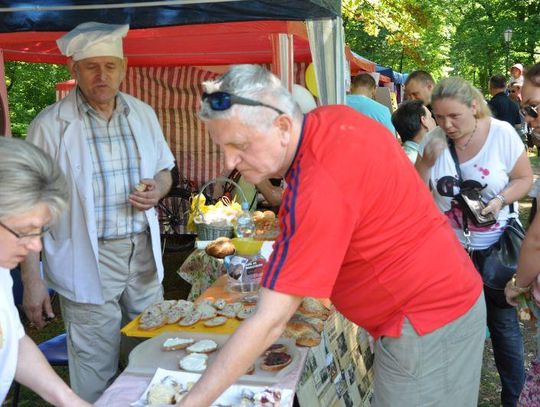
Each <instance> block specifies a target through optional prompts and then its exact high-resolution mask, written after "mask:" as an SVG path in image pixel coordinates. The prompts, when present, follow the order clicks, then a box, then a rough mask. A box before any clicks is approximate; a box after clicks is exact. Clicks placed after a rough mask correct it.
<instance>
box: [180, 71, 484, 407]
mask: <svg viewBox="0 0 540 407" xmlns="http://www.w3.org/2000/svg"><path fill="white" fill-rule="evenodd" d="M206 90H207V93H205V95H204V96H203V102H202V106H201V112H200V117H201V119H202V120H204V121H205V122H206V125H207V128H208V131H209V133H210V135H211V137H212V139H213V140H214V142H215V143H216V144H218V145H219V146H220V147H221V149H222V151H223V152H224V155H225V162H226V165H227V167H229V168H237V169H238V170H239V171H240V172H241V173H242V175H243V176H244V177H245V178H246V180H248V181H249V182H252V183H254V184H257V183H259V182H260V181H261V180H263V179H266V178H270V177H276V176H284V177H285V179H286V181H287V189H286V192H285V194H284V196H283V201H282V205H281V209H280V213H279V216H280V221H281V235H280V236H279V238H278V240H277V241H276V243H275V245H274V250H273V252H272V255H271V257H270V261H269V262H268V265H267V268H266V270H265V273H264V276H263V281H262V286H263V288H261V292H260V298H259V305H258V309H257V312H256V313H255V315H254V316H252V317H251V318H250V319H248V320H247V321H245V322H244V323H243V324H242V325H241V326H240V328H239V329H238V330H237V331H236V333H235V334H234V335H233V336H232V337H231V338H230V340H229V341H228V343H227V344H226V346H225V347H224V348H223V350H222V351H221V352H220V354H219V355H218V357H217V359H216V360H215V362H214V363H213V364H212V365H211V366H210V367H209V369H208V371H207V372H206V373H205V374H204V375H203V377H202V378H201V379H200V380H199V382H198V383H197V385H196V386H195V387H194V388H193V389H192V390H191V392H190V393H189V395H188V396H187V397H186V399H185V400H184V401H183V403H181V405H182V406H184V405H185V406H201V405H209V404H210V403H211V402H212V401H213V400H214V399H215V398H217V397H218V396H219V394H220V393H221V392H222V391H223V390H224V389H225V388H226V387H227V386H229V385H230V384H231V383H233V382H234V381H235V380H236V378H237V377H238V376H240V375H241V374H242V373H243V372H245V371H246V370H247V368H248V367H249V366H250V364H251V363H253V361H254V360H255V358H256V357H258V355H260V354H261V353H262V352H263V351H264V350H265V349H266V348H267V347H268V346H270V345H271V344H272V343H274V341H275V340H276V339H277V338H278V337H279V335H280V334H281V333H282V331H283V329H284V327H285V324H286V322H287V320H288V319H289V318H290V317H291V315H292V314H293V313H294V311H295V310H296V308H297V306H298V305H299V303H300V301H301V299H302V297H303V296H314V297H329V298H330V299H331V300H332V302H333V304H334V305H335V307H336V309H337V310H338V311H340V312H341V313H342V314H343V315H344V316H345V317H347V318H348V319H350V320H351V321H353V322H355V323H356V324H358V325H360V326H362V327H363V328H365V329H367V330H368V331H369V333H370V334H371V335H372V336H373V337H374V338H375V339H376V345H375V384H374V386H375V393H374V400H373V405H376V406H395V405H401V406H420V405H437V406H445V405H459V406H475V405H476V403H477V397H478V387H479V383H480V369H481V363H482V350H483V344H484V335H485V304H484V299H483V295H482V282H481V279H480V277H479V275H478V273H477V272H476V271H475V269H474V267H473V265H472V264H471V262H470V260H469V258H468V256H467V255H466V253H465V252H464V250H463V249H462V247H461V246H460V244H459V242H458V241H457V240H456V238H455V236H454V233H453V232H452V230H451V228H450V226H449V225H448V223H447V221H446V219H445V217H444V216H443V215H442V214H441V213H440V212H439V211H438V209H437V208H436V207H435V205H434V203H433V200H432V198H431V195H430V193H429V191H428V190H427V188H426V187H425V186H424V185H423V183H422V181H421V180H420V178H419V177H418V175H417V174H416V171H415V169H414V167H413V166H412V164H411V163H410V161H409V159H408V158H407V156H406V155H405V153H404V152H403V151H402V149H401V147H400V145H399V144H398V142H397V141H396V140H395V139H394V137H393V136H392V135H391V134H390V133H389V132H388V130H386V128H385V127H384V126H382V125H380V124H379V123H377V122H375V121H373V120H371V119H369V118H367V117H365V116H363V115H361V114H359V113H357V112H356V111H354V110H353V109H351V108H348V107H346V106H326V107H321V108H318V109H315V110H313V111H312V112H310V113H308V114H307V115H306V116H305V117H304V116H302V114H301V113H300V111H299V109H298V106H297V105H296V104H295V103H294V101H293V100H292V98H291V96H290V95H289V93H288V92H287V91H286V90H285V89H284V88H283V87H282V86H281V83H280V81H279V80H278V79H277V78H276V77H275V76H273V75H272V74H271V73H269V72H268V71H266V70H264V69H263V68H261V67H258V66H253V65H240V66H236V67H233V68H232V69H231V70H230V71H229V72H228V73H227V74H225V75H224V76H223V77H222V78H220V79H218V80H217V81H216V82H213V83H211V84H207V85H206Z"/></svg>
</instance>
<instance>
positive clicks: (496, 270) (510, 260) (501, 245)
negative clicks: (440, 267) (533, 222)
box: [469, 205, 525, 290]
mask: <svg viewBox="0 0 540 407" xmlns="http://www.w3.org/2000/svg"><path fill="white" fill-rule="evenodd" d="M513 209H514V207H513V205H512V207H511V210H510V212H511V213H512V212H513ZM524 238H525V230H523V226H521V223H519V220H518V219H516V218H510V219H508V223H507V224H506V229H505V230H504V232H503V234H502V235H501V237H500V238H499V240H498V241H497V242H496V243H495V244H493V245H491V246H490V247H488V248H487V249H484V250H472V251H471V252H470V254H469V255H470V256H471V260H472V261H473V263H474V265H475V267H476V269H477V270H478V272H479V273H480V275H481V276H482V280H483V281H484V285H486V286H487V287H489V288H493V289H496V290H504V287H505V286H506V283H508V281H510V279H511V278H512V276H513V275H514V274H515V273H516V270H517V264H518V259H519V252H520V250H521V244H522V243H523V239H524Z"/></svg>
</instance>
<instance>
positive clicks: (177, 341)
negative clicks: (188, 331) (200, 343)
mask: <svg viewBox="0 0 540 407" xmlns="http://www.w3.org/2000/svg"><path fill="white" fill-rule="evenodd" d="M194 342H195V340H194V339H191V338H178V337H177V338H168V339H167V340H166V341H165V342H163V345H161V349H163V350H164V351H172V350H180V349H185V348H187V347H188V346H190V345H193V343H194Z"/></svg>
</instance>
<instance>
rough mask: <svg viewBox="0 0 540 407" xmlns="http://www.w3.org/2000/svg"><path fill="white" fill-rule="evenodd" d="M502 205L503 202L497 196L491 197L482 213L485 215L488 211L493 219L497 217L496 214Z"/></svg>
mask: <svg viewBox="0 0 540 407" xmlns="http://www.w3.org/2000/svg"><path fill="white" fill-rule="evenodd" d="M502 207H503V203H502V201H501V200H500V199H499V198H493V199H492V200H491V201H489V202H488V203H487V205H486V207H485V208H484V209H482V215H487V214H488V213H491V214H493V216H494V217H495V219H497V216H498V215H499V212H500V211H501V209H502Z"/></svg>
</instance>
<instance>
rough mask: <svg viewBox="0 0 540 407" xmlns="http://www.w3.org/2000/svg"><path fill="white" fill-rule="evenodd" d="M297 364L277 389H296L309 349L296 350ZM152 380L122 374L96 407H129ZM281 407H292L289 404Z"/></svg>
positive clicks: (97, 402) (146, 377) (282, 379)
mask: <svg viewBox="0 0 540 407" xmlns="http://www.w3.org/2000/svg"><path fill="white" fill-rule="evenodd" d="M297 350H298V353H297V355H298V357H299V358H300V360H299V363H297V364H296V367H295V368H294V369H291V370H290V371H289V372H288V373H287V374H286V375H284V376H283V377H282V378H281V380H280V381H279V382H278V383H277V384H276V385H275V387H278V388H285V389H292V390H293V391H294V390H295V389H296V386H297V384H298V381H299V380H300V376H301V375H302V371H303V369H304V365H305V363H306V357H307V353H308V350H309V348H297ZM150 380H152V378H151V377H148V376H137V375H133V374H128V373H122V374H121V375H120V376H118V378H117V379H116V380H115V381H114V383H113V384H112V385H111V386H110V387H109V388H108V389H107V390H106V391H105V393H103V395H102V396H101V397H100V398H99V400H98V401H96V403H95V405H96V406H97V407H129V405H130V404H131V403H133V402H134V401H136V400H138V399H139V397H141V395H142V394H143V393H144V391H145V390H146V387H147V386H148V384H149V383H150ZM282 407H292V400H291V404H288V405H287V406H282Z"/></svg>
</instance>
